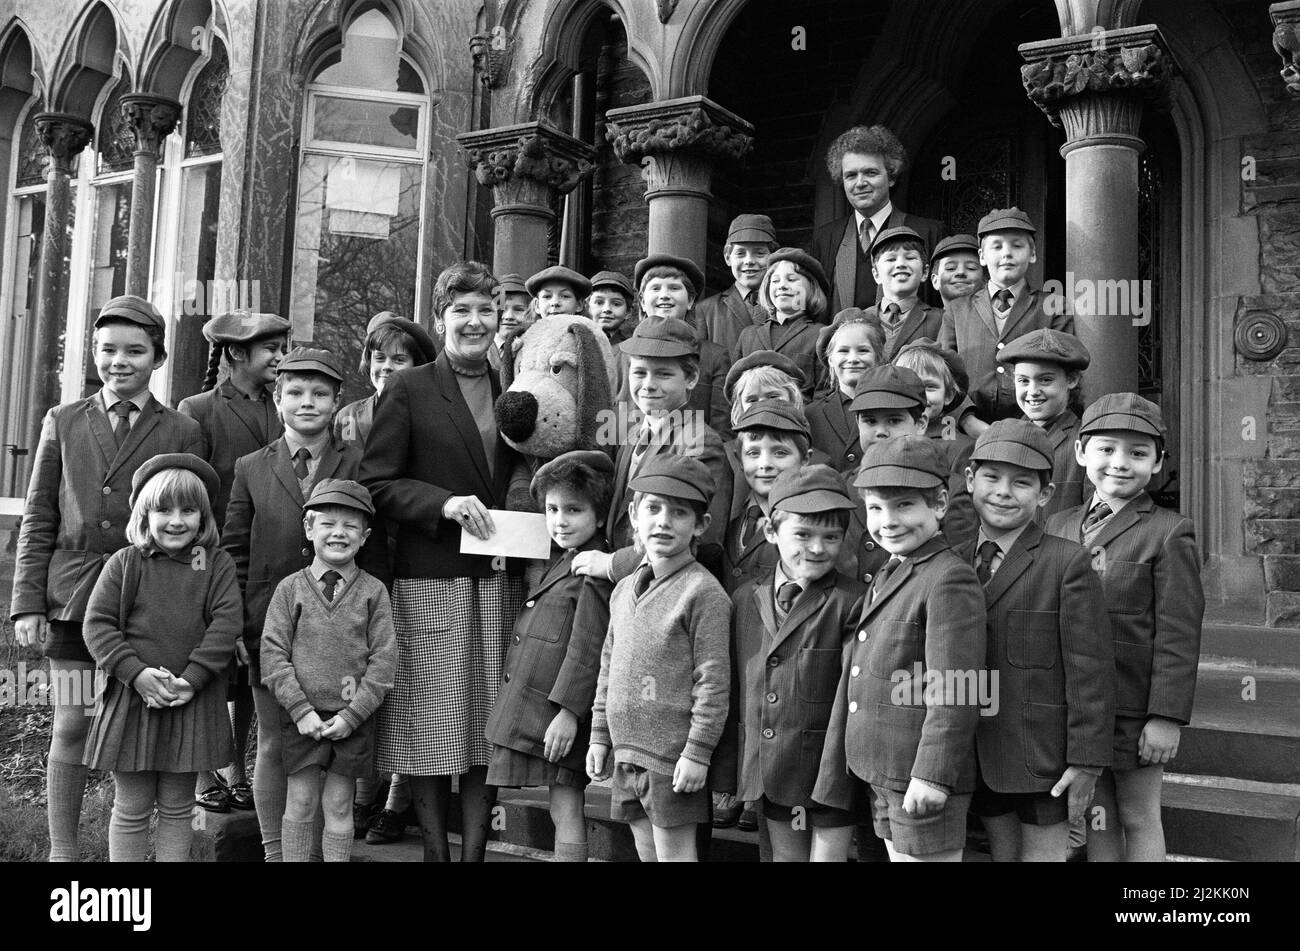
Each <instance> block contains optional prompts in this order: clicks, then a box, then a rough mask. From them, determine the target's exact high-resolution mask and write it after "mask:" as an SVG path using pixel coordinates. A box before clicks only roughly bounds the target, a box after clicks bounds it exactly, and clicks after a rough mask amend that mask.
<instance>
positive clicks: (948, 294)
mask: <svg viewBox="0 0 1300 951" xmlns="http://www.w3.org/2000/svg"><path fill="white" fill-rule="evenodd" d="M930 286H931V287H933V288H934V289H935V290H936V291H937V292H938V293H939V297H940V298H941V299H942V300H943V307H944V310H947V309H948V305H949V304H950V303H951V302H952V301H955V300H957V299H958V298H959V297H969V296H970V295H971V294H974V293H975V292H976V291H977V290H979V289H980V288H981V287H983V286H984V269H983V268H982V267H981V266H980V243H979V240H978V239H977V238H976V237H975V236H974V235H973V234H954V235H949V236H948V237H946V238H944V239H943V240H942V241H940V242H939V243H938V244H936V245H935V246H934V251H933V252H932V253H931V254H930Z"/></svg>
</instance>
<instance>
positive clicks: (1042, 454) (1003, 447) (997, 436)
mask: <svg viewBox="0 0 1300 951" xmlns="http://www.w3.org/2000/svg"><path fill="white" fill-rule="evenodd" d="M970 457H971V459H973V460H979V461H980V462H1007V463H1010V464H1011V465H1013V466H1020V467H1021V468H1023V469H1035V470H1038V471H1042V470H1044V469H1051V468H1052V462H1053V459H1052V440H1050V439H1049V438H1047V433H1046V432H1044V431H1043V429H1042V427H1041V426H1035V425H1034V424H1033V423H1031V422H1030V421H1029V420H1027V419H999V420H998V421H996V422H995V423H993V424H992V425H990V426H989V428H988V429H986V430H984V432H982V433H980V437H979V438H978V439H976V440H975V448H974V449H972V450H971V454H970Z"/></svg>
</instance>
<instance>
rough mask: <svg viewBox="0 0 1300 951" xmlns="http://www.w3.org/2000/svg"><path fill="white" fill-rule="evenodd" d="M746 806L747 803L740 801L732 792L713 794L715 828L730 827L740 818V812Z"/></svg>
mask: <svg viewBox="0 0 1300 951" xmlns="http://www.w3.org/2000/svg"><path fill="white" fill-rule="evenodd" d="M744 808H745V804H744V803H742V802H738V801H737V800H736V797H735V796H733V795H731V793H714V794H713V828H715V829H730V828H731V827H732V826H734V825H735V824H736V820H737V819H739V818H740V812H741V810H742V809H744Z"/></svg>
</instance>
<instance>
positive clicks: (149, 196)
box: [121, 93, 181, 298]
mask: <svg viewBox="0 0 1300 951" xmlns="http://www.w3.org/2000/svg"><path fill="white" fill-rule="evenodd" d="M121 106H122V117H123V118H124V119H126V121H127V124H128V125H129V126H130V128H131V132H132V134H133V135H134V136H135V179H134V180H133V181H132V183H131V226H130V227H131V230H130V237H129V238H128V241H127V249H126V292H127V293H128V294H136V295H138V296H140V297H144V298H148V297H149V258H150V254H149V252H150V250H151V245H152V242H153V204H154V192H155V191H156V190H157V189H156V186H157V182H158V152H159V149H160V147H161V145H162V143H163V140H164V139H166V138H167V136H169V135H171V134H172V130H173V129H175V128H176V122H177V120H179V119H180V117H181V106H180V103H178V102H174V101H173V100H171V99H164V98H162V97H161V96H151V95H148V94H147V93H133V94H131V95H129V96H123V97H122V100H121Z"/></svg>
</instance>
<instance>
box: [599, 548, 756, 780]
mask: <svg viewBox="0 0 1300 951" xmlns="http://www.w3.org/2000/svg"><path fill="white" fill-rule="evenodd" d="M635 580H636V575H635V574H633V575H630V576H628V577H627V578H624V579H623V580H622V581H620V582H619V583H618V586H617V587H616V588H615V589H614V594H613V596H612V598H611V600H610V612H609V633H608V635H607V636H606V637H605V646H604V648H603V649H602V651H601V655H600V679H599V680H598V681H597V684H596V702H595V704H594V706H593V707H592V715H591V742H592V743H593V744H601V745H604V746H612V747H613V750H614V761H615V762H616V763H630V764H632V765H634V766H641V767H644V768H646V769H652V770H655V771H656V772H660V773H668V774H671V773H672V771H673V769H674V768H675V767H676V765H677V760H678V758H679V757H682V756H685V757H686V758H687V759H689V760H692V761H693V762H696V763H700V764H701V765H704V766H708V765H709V760H710V758H711V757H712V756H713V748H714V747H715V746H716V745H717V743H718V739H719V738H720V737H721V736H722V728H723V726H724V725H725V723H726V720H727V700H728V696H729V693H730V685H731V661H730V653H729V651H730V648H729V638H730V625H731V600H730V599H729V598H728V597H727V594H726V592H725V591H723V590H722V585H720V584H718V582H717V580H716V579H715V578H714V577H713V575H711V574H709V572H708V569H706V568H705V567H704V566H703V565H701V564H700V563H699V562H697V561H696V560H695V559H693V558H689V559H687V560H686V561H685V563H684V564H683V565H682V566H681V567H680V568H678V569H677V570H675V571H671V572H670V573H669V574H667V575H666V576H663V577H656V578H655V580H654V583H653V584H651V585H650V587H649V588H648V589H647V590H646V592H645V593H644V594H643V595H641V597H640V598H637V597H636V596H635V595H634V594H633V592H632V586H633V583H634V582H635Z"/></svg>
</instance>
